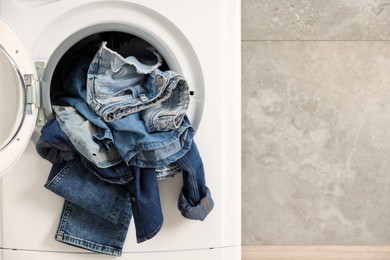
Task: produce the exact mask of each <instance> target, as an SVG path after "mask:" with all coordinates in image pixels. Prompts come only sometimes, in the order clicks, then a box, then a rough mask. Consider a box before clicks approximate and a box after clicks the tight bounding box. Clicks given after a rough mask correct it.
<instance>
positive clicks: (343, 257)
mask: <svg viewBox="0 0 390 260" xmlns="http://www.w3.org/2000/svg"><path fill="white" fill-rule="evenodd" d="M242 260H390V246H242Z"/></svg>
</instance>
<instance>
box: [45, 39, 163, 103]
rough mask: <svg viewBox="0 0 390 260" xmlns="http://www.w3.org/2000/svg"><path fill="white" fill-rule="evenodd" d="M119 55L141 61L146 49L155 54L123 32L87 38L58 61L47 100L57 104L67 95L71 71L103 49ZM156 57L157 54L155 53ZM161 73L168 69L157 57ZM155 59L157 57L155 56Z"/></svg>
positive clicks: (144, 42)
mask: <svg viewBox="0 0 390 260" xmlns="http://www.w3.org/2000/svg"><path fill="white" fill-rule="evenodd" d="M103 43H104V44H106V47H107V48H109V49H110V50H112V51H115V52H117V53H119V54H120V55H121V56H122V57H124V58H127V57H129V56H133V57H135V58H137V59H138V60H140V61H141V62H142V59H143V58H144V57H142V55H143V54H145V49H147V50H150V49H152V50H151V51H150V54H153V52H157V51H156V50H155V49H154V48H153V47H152V46H151V45H150V44H149V43H147V42H146V41H144V40H143V39H141V38H139V37H137V36H134V35H132V34H128V33H124V32H101V33H96V34H93V35H90V36H88V37H86V38H84V39H82V40H80V41H79V42H77V43H76V44H74V45H73V46H72V47H71V48H70V49H69V50H68V51H67V52H66V53H65V54H64V55H63V56H62V58H61V59H60V60H59V62H58V64H57V66H56V68H55V70H54V72H53V76H52V79H51V83H50V99H51V103H52V104H58V102H59V100H61V99H62V98H63V97H64V96H68V95H69V94H72V93H69V84H72V83H69V82H70V81H72V80H74V79H72V78H70V77H72V76H74V71H75V68H77V66H80V63H82V62H84V63H85V62H87V61H88V62H90V61H92V59H93V57H94V56H95V54H96V53H97V51H98V50H99V48H100V47H101V46H102V44H103ZM158 55H159V54H158ZM159 56H160V58H161V60H160V62H161V65H160V66H159V67H158V69H160V70H161V71H165V70H169V67H168V65H167V63H166V62H165V60H164V59H163V57H161V55H159ZM154 58H156V59H157V57H154Z"/></svg>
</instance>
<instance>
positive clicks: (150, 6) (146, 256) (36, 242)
mask: <svg viewBox="0 0 390 260" xmlns="http://www.w3.org/2000/svg"><path fill="white" fill-rule="evenodd" d="M0 18H1V19H0V84H2V85H1V86H0V90H1V92H0V98H1V101H2V103H3V104H4V105H3V106H0V110H2V111H7V112H0V115H1V116H2V117H3V118H2V121H3V122H2V124H1V126H0V129H1V131H0V175H1V176H2V177H1V178H0V259H1V260H19V259H31V260H34V259H59V260H62V259H64V260H65V259H66V260H69V259H81V260H84V259H85V260H87V259H107V258H108V256H105V255H100V254H94V253H90V252H88V251H85V250H82V249H78V248H75V247H72V246H69V245H65V244H62V243H59V242H57V241H55V240H54V233H55V230H56V228H57V226H58V221H59V217H60V213H61V210H62V206H63V199H62V198H61V197H59V196H57V195H55V194H53V193H51V192H50V191H48V190H46V189H45V188H44V187H43V185H44V183H45V181H46V179H47V177H48V173H49V171H50V168H51V164H50V163H48V162H47V161H45V160H43V159H42V158H41V157H40V156H39V155H38V154H37V152H36V151H35V144H36V141H37V139H38V138H39V135H40V129H41V126H42V125H43V124H44V121H45V120H46V119H47V118H50V117H52V112H51V108H50V107H51V103H50V86H51V80H52V77H53V73H54V70H55V68H56V66H57V64H58V62H59V61H60V59H61V58H62V57H63V55H64V54H65V53H66V52H67V51H68V50H69V49H70V48H71V47H72V46H74V45H75V44H76V43H78V42H80V41H82V40H83V39H84V38H86V37H88V36H90V35H93V34H96V33H101V32H110V31H119V32H124V33H128V34H132V35H135V36H138V37H140V38H143V39H144V40H146V41H148V42H149V43H151V44H152V45H153V46H154V47H155V48H156V49H157V50H158V51H159V52H160V54H161V55H162V56H163V57H164V59H165V60H166V62H167V64H168V66H169V68H170V69H172V70H175V71H178V72H180V73H181V74H182V75H183V76H184V77H185V78H186V79H187V81H188V82H189V85H190V91H191V94H192V95H191V97H190V108H189V111H188V115H189V118H190V119H191V122H192V123H193V125H194V126H195V127H196V129H197V132H196V136H195V141H196V143H197V146H198V148H199V151H200V153H201V156H202V159H203V163H204V167H205V172H206V181H207V185H208V186H209V188H210V190H211V192H212V196H213V199H214V201H215V208H214V209H213V211H212V212H211V213H210V215H209V216H208V217H207V218H206V220H205V221H203V222H199V221H192V220H187V219H185V218H183V217H182V216H181V214H180V212H179V211H178V209H177V207H176V204H177V197H178V194H179V192H180V188H181V184H182V180H181V177H180V176H176V177H175V178H173V179H168V180H163V181H161V182H160V183H159V188H160V195H161V200H162V207H163V214H164V224H163V228H162V229H161V231H160V232H159V233H158V234H157V235H156V236H155V237H154V238H152V239H151V240H148V241H146V242H143V243H140V244H137V243H136V239H135V230H134V225H133V223H131V225H130V229H129V232H128V234H127V238H126V243H125V246H124V249H123V254H122V256H121V259H139V260H150V259H171V260H176V259H187V260H192V259H194V260H195V259H205V260H206V259H210V260H211V259H212V260H217V259H221V260H222V259H226V260H230V259H231V260H233V259H234V260H236V259H240V258H241V255H240V251H241V248H240V243H241V233H240V230H241V225H240V222H241V218H240V215H241V204H240V197H241V196H240V193H241V190H240V185H241V184H240V172H241V151H240V139H241V136H240V131H241V125H240V122H241V118H240V107H241V104H240V102H241V96H240V80H241V79H240V65H241V62H240V1H238V0H211V1H210V0H187V1H181V0H165V1H161V0H160V1H158V0H129V1H125V0H123V1H96V0H95V1H93V0H83V1H80V0H66V1H65V0H34V1H30V0H1V1H0ZM8 72H9V73H10V74H11V76H9V75H2V73H3V74H5V73H8ZM3 78H4V79H3ZM5 96H7V98H5ZM8 97H9V98H8ZM8 107H12V109H8ZM9 114H11V115H13V116H8V115H9ZM4 122H5V123H4ZM36 122H37V125H36ZM9 124H10V126H8V125H9ZM5 125H7V127H5Z"/></svg>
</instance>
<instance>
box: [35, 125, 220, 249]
mask: <svg viewBox="0 0 390 260" xmlns="http://www.w3.org/2000/svg"><path fill="white" fill-rule="evenodd" d="M55 133H59V134H55ZM61 133H62V132H61V131H60V128H59V126H58V123H57V121H56V120H52V121H49V122H48V123H47V124H46V126H45V127H44V128H43V129H42V135H41V138H40V140H39V141H38V144H40V145H37V151H38V152H39V153H40V154H41V155H43V156H45V155H48V154H50V155H53V154H55V156H50V157H47V158H46V159H52V158H54V159H56V160H58V161H59V162H61V163H54V164H53V168H52V171H51V173H50V175H49V178H48V181H47V183H46V185H45V187H46V188H48V189H49V190H51V191H53V192H55V193H56V194H58V195H59V196H61V197H63V198H64V199H65V200H66V202H65V205H64V209H63V213H62V216H61V220H60V224H59V227H58V231H57V234H56V239H57V240H59V241H61V242H64V243H67V244H71V245H75V246H78V247H82V248H85V249H88V250H92V251H95V252H100V253H105V254H112V255H120V253H121V250H122V246H123V243H124V240H125V237H126V236H125V234H126V232H127V229H128V223H129V222H130V219H131V212H132V211H133V214H134V223H135V227H136V236H137V241H138V242H143V241H145V240H147V239H150V238H152V237H153V236H154V235H156V234H157V233H158V231H159V230H160V228H161V225H162V222H163V216H162V213H161V206H160V199H159V194H158V186H157V181H156V180H157V176H156V172H155V171H154V169H144V168H138V167H129V166H127V165H124V164H119V165H117V166H115V167H117V168H116V170H115V171H113V172H109V170H110V169H111V168H107V169H100V168H97V167H96V166H94V165H93V164H91V163H88V162H87V161H86V160H84V161H83V160H78V159H77V154H76V153H73V155H74V156H73V157H61V156H58V155H59V154H58V153H60V155H61V151H62V150H58V148H57V147H58V146H57V145H53V143H55V144H63V145H61V148H63V147H67V148H66V150H71V149H72V147H71V146H70V141H69V140H67V141H63V140H66V138H67V137H66V135H65V134H63V133H62V137H59V136H61ZM58 140H59V141H58ZM62 142H64V143H62ZM66 142H68V143H66ZM67 145H68V146H67ZM50 150H53V151H50ZM67 159H72V160H71V161H68V162H66V161H65V160H67ZM64 161H65V162H64ZM176 164H177V165H178V166H179V167H181V168H182V169H183V188H182V191H181V193H180V195H179V199H178V208H179V210H180V212H181V214H182V215H183V216H184V217H186V218H188V219H193V220H204V219H205V217H206V216H207V215H208V214H209V212H210V211H211V210H212V208H213V206H214V203H213V200H212V198H211V194H210V191H209V189H208V188H207V187H206V185H205V176H204V169H203V163H202V160H201V157H200V155H199V152H198V149H197V147H196V144H195V143H194V142H193V143H192V145H191V148H190V149H189V151H188V152H187V153H186V154H185V155H184V156H183V157H182V158H180V159H179V160H177V162H176Z"/></svg>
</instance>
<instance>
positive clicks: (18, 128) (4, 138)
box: [0, 19, 38, 176]
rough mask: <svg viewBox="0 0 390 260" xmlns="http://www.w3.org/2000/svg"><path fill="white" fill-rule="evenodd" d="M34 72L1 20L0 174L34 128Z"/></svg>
mask: <svg viewBox="0 0 390 260" xmlns="http://www.w3.org/2000/svg"><path fill="white" fill-rule="evenodd" d="M36 78H37V77H36V71H35V67H34V64H33V62H32V59H31V56H30V55H29V52H28V50H27V48H26V47H25V46H24V45H23V43H22V41H21V39H20V38H19V37H18V36H17V34H16V33H15V32H14V31H13V30H12V29H11V28H10V26H9V25H8V24H6V23H5V22H4V21H3V20H1V19H0V120H1V122H0V176H2V175H4V173H5V172H6V171H7V170H8V169H9V168H10V167H11V166H12V165H13V164H14V163H15V162H16V161H17V160H18V159H19V157H20V156H21V155H22V153H23V152H24V150H25V148H26V146H27V144H28V143H29V140H30V138H31V134H32V130H33V129H34V127H35V122H36V115H37V106H36V103H37V102H36V100H37V99H36V98H35V97H36V96H37V94H36V92H37V90H38V85H37V84H36V82H37V81H36Z"/></svg>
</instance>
